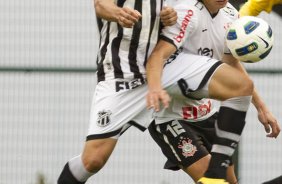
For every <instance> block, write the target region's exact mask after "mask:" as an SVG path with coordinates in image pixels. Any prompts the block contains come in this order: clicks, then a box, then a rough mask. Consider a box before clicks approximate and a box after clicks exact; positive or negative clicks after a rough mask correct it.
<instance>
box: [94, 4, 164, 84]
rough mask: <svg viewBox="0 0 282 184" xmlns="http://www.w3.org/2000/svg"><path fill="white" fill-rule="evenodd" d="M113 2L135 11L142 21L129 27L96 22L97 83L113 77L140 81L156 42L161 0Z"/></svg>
mask: <svg viewBox="0 0 282 184" xmlns="http://www.w3.org/2000/svg"><path fill="white" fill-rule="evenodd" d="M115 3H116V4H117V5H118V6H119V7H131V8H133V9H135V10H138V11H139V12H140V13H141V14H142V18H141V19H140V20H139V22H138V23H136V24H135V26H134V27H133V28H123V27H121V26H120V25H119V24H118V23H116V22H109V21H106V20H103V19H100V20H98V22H99V29H100V35H101V38H100V39H101V40H100V47H99V52H98V58H97V66H98V72H97V74H98V82H99V81H104V80H111V79H117V78H119V79H137V78H138V79H140V78H141V79H143V78H144V77H145V64H146V60H147V58H148V56H149V54H150V53H151V52H152V50H153V48H154V47H155V45H156V43H157V41H158V36H159V26H160V17H159V12H160V10H161V7H162V0H115Z"/></svg>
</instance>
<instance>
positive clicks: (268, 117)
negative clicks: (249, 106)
mask: <svg viewBox="0 0 282 184" xmlns="http://www.w3.org/2000/svg"><path fill="white" fill-rule="evenodd" d="M258 119H259V121H260V122H261V123H262V125H263V126H264V129H265V132H266V133H267V135H266V136H267V137H271V138H276V137H277V136H278V135H279V133H280V131H281V129H280V126H279V123H278V122H277V120H276V118H275V117H274V116H273V114H272V113H271V112H269V111H262V110H259V111H258Z"/></svg>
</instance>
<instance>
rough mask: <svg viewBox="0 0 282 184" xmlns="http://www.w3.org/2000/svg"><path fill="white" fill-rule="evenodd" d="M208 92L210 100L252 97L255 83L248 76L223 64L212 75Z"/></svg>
mask: <svg viewBox="0 0 282 184" xmlns="http://www.w3.org/2000/svg"><path fill="white" fill-rule="evenodd" d="M208 90H209V96H210V98H214V99H218V100H226V99H229V98H232V97H237V96H248V95H251V94H252V92H253V82H252V81H251V79H250V78H249V77H248V76H247V75H246V74H243V73H242V72H241V71H239V70H237V69H235V68H233V67H231V66H229V65H227V64H225V63H223V64H222V65H221V66H220V67H218V69H217V70H216V71H215V72H214V74H213V75H212V77H211V80H210V82H209V85H208Z"/></svg>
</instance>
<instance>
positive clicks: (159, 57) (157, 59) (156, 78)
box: [146, 40, 176, 111]
mask: <svg viewBox="0 0 282 184" xmlns="http://www.w3.org/2000/svg"><path fill="white" fill-rule="evenodd" d="M175 51H176V48H175V46H174V45H173V44H171V43H169V42H166V41H164V40H160V41H159V42H158V44H157V46H156V47H155V48H154V50H153V52H152V54H151V55H150V57H149V59H148V62H147V65H146V72H147V82H148V93H147V96H146V100H147V108H153V109H154V110H155V111H159V109H160V104H159V101H161V102H162V104H163V105H164V107H165V108H166V107H168V104H169V101H170V97H169V95H168V94H167V93H166V91H165V90H163V87H162V83H161V78H162V72H163V67H164V63H165V61H166V60H167V59H168V58H169V57H170V56H171V55H172V54H173V53H174V52H175Z"/></svg>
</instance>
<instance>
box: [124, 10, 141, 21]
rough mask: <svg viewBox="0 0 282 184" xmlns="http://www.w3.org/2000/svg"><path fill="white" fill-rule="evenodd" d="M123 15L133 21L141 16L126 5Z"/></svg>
mask: <svg viewBox="0 0 282 184" xmlns="http://www.w3.org/2000/svg"><path fill="white" fill-rule="evenodd" d="M123 16H124V18H125V19H127V20H129V21H132V22H134V23H136V22H138V20H139V19H140V18H141V14H140V13H139V12H138V11H137V10H133V9H130V8H128V7H124V14H123Z"/></svg>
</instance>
